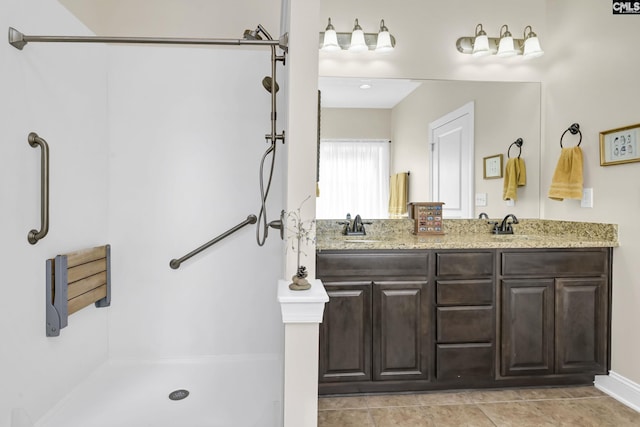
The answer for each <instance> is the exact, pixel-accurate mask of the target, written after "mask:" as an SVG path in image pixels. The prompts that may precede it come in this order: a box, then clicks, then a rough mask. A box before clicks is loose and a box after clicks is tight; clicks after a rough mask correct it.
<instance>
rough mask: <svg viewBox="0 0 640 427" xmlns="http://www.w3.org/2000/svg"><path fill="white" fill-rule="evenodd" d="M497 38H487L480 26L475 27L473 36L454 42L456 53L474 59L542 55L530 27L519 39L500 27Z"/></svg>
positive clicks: (506, 28)
mask: <svg viewBox="0 0 640 427" xmlns="http://www.w3.org/2000/svg"><path fill="white" fill-rule="evenodd" d="M499 34H500V35H499V37H488V36H487V33H485V32H484V30H483V28H482V24H478V25H477V26H476V31H475V35H473V36H471V37H460V38H459V39H458V40H457V41H456V48H457V49H458V52H460V53H464V54H470V55H472V56H474V57H477V56H488V55H496V56H499V57H502V58H507V57H511V56H516V55H521V56H522V57H524V58H527V59H528V58H537V57H539V56H542V55H543V54H544V51H543V50H542V48H541V47H540V41H539V40H538V35H537V34H536V33H534V32H533V30H532V28H531V25H527V26H526V27H525V28H524V32H523V37H522V38H521V39H516V38H513V36H512V35H511V32H510V31H509V27H508V26H507V25H503V26H502V27H500V32H499Z"/></svg>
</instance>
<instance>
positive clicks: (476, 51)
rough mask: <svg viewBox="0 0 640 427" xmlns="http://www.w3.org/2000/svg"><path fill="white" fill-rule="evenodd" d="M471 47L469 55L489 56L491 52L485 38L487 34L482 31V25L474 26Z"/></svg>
mask: <svg viewBox="0 0 640 427" xmlns="http://www.w3.org/2000/svg"><path fill="white" fill-rule="evenodd" d="M472 46H473V49H472V51H471V54H472V55H473V56H487V55H491V51H490V50H489V37H487V33H485V32H484V30H483V29H482V24H478V25H476V35H475V37H474V38H473V43H472Z"/></svg>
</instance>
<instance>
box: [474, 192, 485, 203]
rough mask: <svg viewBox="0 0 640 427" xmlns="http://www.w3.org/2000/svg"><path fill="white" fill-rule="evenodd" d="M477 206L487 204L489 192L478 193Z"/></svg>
mask: <svg viewBox="0 0 640 427" xmlns="http://www.w3.org/2000/svg"><path fill="white" fill-rule="evenodd" d="M476 206H487V193H476Z"/></svg>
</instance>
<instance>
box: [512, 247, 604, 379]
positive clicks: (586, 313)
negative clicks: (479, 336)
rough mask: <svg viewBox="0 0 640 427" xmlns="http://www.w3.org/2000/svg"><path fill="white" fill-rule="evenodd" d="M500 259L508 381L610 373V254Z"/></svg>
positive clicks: (550, 252) (526, 254)
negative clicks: (555, 375)
mask: <svg viewBox="0 0 640 427" xmlns="http://www.w3.org/2000/svg"><path fill="white" fill-rule="evenodd" d="M500 257H501V276H500V292H501V301H502V304H501V307H502V308H501V343H502V345H501V357H500V366H501V369H500V373H501V375H503V376H505V377H507V376H527V375H529V376H538V375H554V374H557V375H560V374H573V373H576V374H606V373H607V372H608V364H609V307H610V301H611V299H610V280H611V277H610V276H611V249H608V248H602V249H600V248H594V249H572V250H563V249H546V250H535V249H530V250H526V251H525V250H522V251H518V250H509V251H502V252H500Z"/></svg>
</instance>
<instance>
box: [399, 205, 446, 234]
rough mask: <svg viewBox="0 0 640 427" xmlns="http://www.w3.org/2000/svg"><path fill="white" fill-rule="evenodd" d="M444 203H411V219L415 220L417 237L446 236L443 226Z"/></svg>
mask: <svg viewBox="0 0 640 427" xmlns="http://www.w3.org/2000/svg"><path fill="white" fill-rule="evenodd" d="M442 205H444V203H443V202H411V203H409V209H408V210H409V217H410V218H412V219H413V221H414V224H415V228H414V231H413V232H414V234H416V235H434V234H444V227H443V225H442Z"/></svg>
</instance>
